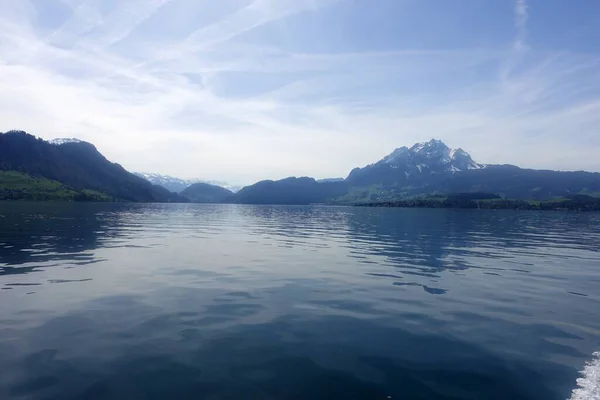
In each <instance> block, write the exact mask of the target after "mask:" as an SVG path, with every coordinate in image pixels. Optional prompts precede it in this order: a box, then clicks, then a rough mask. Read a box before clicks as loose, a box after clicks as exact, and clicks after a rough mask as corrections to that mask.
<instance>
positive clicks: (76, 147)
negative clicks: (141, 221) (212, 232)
mask: <svg viewBox="0 0 600 400" xmlns="http://www.w3.org/2000/svg"><path fill="white" fill-rule="evenodd" d="M0 170H1V171H17V172H21V173H24V174H28V175H30V176H33V177H43V178H46V179H48V180H51V181H57V182H60V183H62V184H64V185H66V186H68V187H70V188H73V189H75V190H77V191H81V190H94V191H97V192H102V193H105V194H106V195H109V196H111V197H114V198H115V199H117V200H127V201H149V202H152V201H156V202H168V201H185V199H183V198H182V197H180V196H178V195H177V194H175V193H171V192H169V191H168V190H166V189H164V188H161V187H158V186H153V185H152V184H151V183H149V182H147V181H146V180H144V179H142V178H139V177H137V176H135V175H133V174H131V173H129V172H127V171H126V170H125V169H124V168H123V167H122V166H120V165H119V164H115V163H112V162H110V161H108V160H107V159H106V158H105V157H104V156H103V155H102V154H100V153H99V152H98V150H97V149H96V148H95V147H94V145H92V144H90V143H87V142H80V141H64V142H57V143H55V144H53V143H50V142H47V141H45V140H42V139H38V138H36V137H35V136H32V135H29V134H27V133H25V132H21V131H10V132H7V133H0Z"/></svg>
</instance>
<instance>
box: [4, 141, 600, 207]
mask: <svg viewBox="0 0 600 400" xmlns="http://www.w3.org/2000/svg"><path fill="white" fill-rule="evenodd" d="M0 171H15V172H18V173H24V174H28V175H31V176H32V177H36V176H37V177H43V178H46V179H48V180H51V181H55V182H58V183H60V184H63V185H65V188H64V190H67V191H68V190H70V189H74V190H76V191H82V190H88V192H87V193H89V194H90V195H89V196H88V197H89V198H97V197H98V195H96V194H94V193H96V192H98V193H104V194H106V195H108V196H110V197H112V198H114V199H117V200H127V201H181V202H185V201H188V199H190V200H191V201H197V202H231V203H249V204H310V203H344V204H354V203H357V202H378V201H382V202H386V201H387V202H389V201H396V200H398V199H405V198H414V197H416V196H424V195H447V194H452V193H477V192H485V193H494V194H497V195H499V196H501V197H502V198H507V199H518V200H524V199H526V200H548V199H555V198H561V197H568V196H573V195H579V194H584V195H592V196H599V197H600V173H594V172H585V171H573V172H571V171H569V172H565V171H552V170H534V169H523V168H520V167H517V166H514V165H493V164H481V163H478V162H476V161H474V160H473V159H472V158H471V156H470V155H469V153H467V152H466V151H465V150H463V149H461V148H458V149H451V148H450V147H448V146H447V145H446V144H445V143H444V142H443V141H441V140H437V139H432V140H430V141H427V142H422V143H416V144H414V145H412V146H411V147H406V146H402V147H398V148H396V149H395V150H394V151H392V152H391V153H389V154H388V155H386V156H385V157H383V158H382V159H380V160H379V161H377V162H375V163H372V164H369V165H366V166H364V167H362V168H361V167H357V168H354V169H353V170H352V171H350V173H349V174H348V176H347V177H346V178H345V179H323V180H319V181H317V180H315V179H314V178H310V177H298V178H296V177H290V178H286V179H281V180H278V181H272V180H264V181H260V182H257V183H255V184H253V185H249V186H246V187H244V188H242V189H241V190H239V192H237V193H235V194H234V193H232V192H231V191H229V190H227V189H225V188H222V187H218V186H215V185H211V184H207V183H204V182H195V183H192V185H191V186H194V185H196V186H195V187H194V188H192V189H191V190H188V192H187V193H186V194H187V196H180V195H178V194H176V193H172V192H171V191H169V190H167V189H165V188H164V187H163V186H159V185H153V184H152V183H151V182H149V181H148V180H146V178H153V179H156V180H159V179H163V178H165V177H166V178H167V180H169V179H177V178H173V177H169V176H164V175H160V174H145V176H146V178H143V177H140V176H139V175H140V174H139V173H138V174H137V175H135V174H133V173H130V172H128V171H126V170H125V169H124V168H123V167H122V166H121V165H119V164H117V163H112V162H110V161H108V160H107V159H106V158H105V157H104V156H103V155H102V154H101V153H100V152H98V150H97V149H96V147H95V146H94V145H93V144H91V143H88V142H84V141H80V140H77V139H56V140H53V141H45V140H42V139H38V138H36V137H35V136H33V135H29V134H27V133H25V132H22V131H10V132H6V133H1V134H0ZM8 178H10V179H13V180H14V179H16V178H15V177H14V176H12V175H11V176H9V177H7V179H8ZM26 181H27V180H26V179H25V180H24V181H23V182H26ZM179 181H180V182H184V180H179ZM190 181H191V180H190ZM29 182H40V183H39V184H40V185H42V186H43V185H50V183H47V182H45V181H44V182H42V181H35V180H29ZM52 185H54V186H53V187H56V188H59V186H57V184H52ZM163 185H166V183H165V182H163ZM0 189H1V188H0ZM57 190H58V189H57ZM60 190H63V189H60ZM90 190H91V191H92V192H89V191H90ZM184 190H186V189H185V188H184V189H182V190H181V191H182V193H183V192H184ZM94 191H95V192H94ZM69 193H71V192H69ZM12 195H14V193H13V194H11V196H12ZM39 196H42V195H39ZM39 196H38V197H39ZM70 196H71V197H73V196H74V195H70ZM94 196H96V197H94ZM42 197H43V196H42ZM81 197H85V196H81Z"/></svg>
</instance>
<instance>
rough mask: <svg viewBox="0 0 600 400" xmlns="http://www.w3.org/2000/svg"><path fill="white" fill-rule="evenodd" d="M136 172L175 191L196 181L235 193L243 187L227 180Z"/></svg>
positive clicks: (155, 183) (178, 191) (179, 190)
mask: <svg viewBox="0 0 600 400" xmlns="http://www.w3.org/2000/svg"><path fill="white" fill-rule="evenodd" d="M134 174H135V175H137V176H139V177H140V178H144V179H146V180H147V181H149V182H150V183H152V184H154V185H159V186H162V187H164V188H165V189H167V190H170V191H171V192H175V193H181V192H182V191H183V190H184V189H186V188H188V187H189V186H191V185H193V184H194V183H207V184H209V185H213V186H220V187H222V188H225V189H227V190H230V191H232V192H234V193H235V192H237V191H238V190H240V189H241V188H242V187H241V186H237V185H230V184H229V183H227V182H220V181H205V180H202V179H180V178H175V177H173V176H169V175H161V174H155V173H151V172H134Z"/></svg>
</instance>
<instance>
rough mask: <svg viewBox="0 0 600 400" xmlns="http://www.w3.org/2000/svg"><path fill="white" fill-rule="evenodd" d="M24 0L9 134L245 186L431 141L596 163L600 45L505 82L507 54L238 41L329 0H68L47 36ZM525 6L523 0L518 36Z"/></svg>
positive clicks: (2, 102)
mask: <svg viewBox="0 0 600 400" xmlns="http://www.w3.org/2000/svg"><path fill="white" fill-rule="evenodd" d="M63 1H64V0H63ZM14 3H15V2H3V3H0V5H1V6H0V26H1V27H2V28H3V29H2V30H1V31H0V121H1V122H0V130H8V129H13V128H14V129H25V130H28V131H30V132H31V133H33V134H36V135H38V136H42V137H44V138H48V139H50V138H54V137H64V136H67V137H72V136H75V137H79V138H81V139H84V140H88V141H90V142H93V143H94V144H96V145H97V147H98V148H99V149H100V150H101V151H102V152H103V153H105V155H107V157H108V158H109V159H112V160H114V161H117V162H119V163H121V164H123V165H124V166H125V167H126V168H129V169H131V170H143V171H154V172H160V173H166V174H170V175H174V176H181V177H200V178H204V179H217V180H227V181H231V182H232V183H243V184H245V183H251V182H253V181H256V180H259V179H263V178H282V177H285V176H289V175H310V176H315V177H319V178H322V177H330V176H345V175H346V174H347V173H348V172H349V171H350V169H352V168H353V167H355V166H360V165H365V164H368V163H371V162H373V161H376V160H377V159H379V158H381V157H383V156H384V155H385V154H387V153H389V152H391V151H392V150H393V149H394V148H395V147H398V146H401V145H410V144H411V143H413V142H415V141H421V140H427V139H430V138H431V137H438V138H442V139H444V140H446V141H447V142H448V144H449V145H452V146H456V147H459V146H460V147H463V148H465V149H466V150H469V151H470V152H471V153H472V155H473V156H474V157H476V158H477V159H478V160H479V161H481V162H498V163H516V164H521V165H524V166H528V167H545V168H553V167H555V168H562V169H581V168H596V169H598V168H600V166H598V165H594V164H593V162H594V161H590V160H594V157H595V155H597V153H598V150H599V146H600V144H599V143H598V142H597V141H594V138H595V137H597V126H600V117H599V115H600V113H598V101H599V100H598V89H599V87H598V86H599V85H600V84H599V83H597V82H600V79H597V78H598V72H597V71H598V65H599V57H597V56H596V55H577V54H574V53H536V52H534V51H529V52H527V53H526V54H524V55H523V56H522V59H521V60H520V63H519V64H518V65H516V64H515V65H513V66H512V67H511V70H510V73H509V74H506V75H505V76H503V77H501V78H500V79H498V77H497V76H494V75H493V74H487V73H482V72H481V71H482V70H485V71H486V72H488V71H494V70H497V68H499V67H501V66H502V65H505V63H506V60H507V59H509V58H510V57H512V55H511V53H512V51H502V50H497V49H481V48H478V49H438V50H435V49H410V50H406V49H392V50H386V51H354V52H351V53H348V52H334V51H331V52H326V53H325V52H322V53H318V54H317V53H310V52H297V51H292V50H291V49H287V48H281V47H276V46H268V45H266V44H265V43H266V41H265V43H254V42H244V41H242V40H237V39H239V38H242V37H244V35H245V34H246V33H249V32H253V31H254V30H256V29H257V28H260V27H263V28H264V27H268V26H270V25H271V24H274V23H276V22H277V23H278V29H286V28H285V27H286V24H285V21H286V19H287V18H290V17H292V16H293V17H294V18H305V19H307V20H309V19H311V18H315V17H316V16H318V15H321V14H319V13H322V12H325V11H326V10H327V9H326V8H323V7H327V6H329V5H332V4H335V3H336V2H334V1H321V2H317V1H309V0H299V1H292V0H283V1H279V0H277V1H275V0H256V1H242V0H227V1H225V0H224V1H223V2H219V3H216V2H214V1H209V0H204V1H200V2H198V1H195V0H173V1H170V2H168V1H158V0H136V1H135V2H115V3H114V4H113V5H114V7H113V8H110V7H108V6H106V7H103V5H105V4H106V3H102V2H101V1H100V0H85V1H80V2H75V1H71V0H70V1H68V5H69V6H70V7H71V12H70V16H69V17H68V18H67V19H65V20H64V21H61V22H62V23H61V24H58V26H59V28H58V29H57V30H56V31H55V32H53V33H49V34H48V33H47V32H42V30H40V29H37V26H36V24H37V23H38V22H39V18H44V16H43V15H39V14H37V15H36V11H35V10H36V9H35V7H34V4H32V3H29V2H27V1H22V2H19V3H18V4H19V6H18V7H15V6H14ZM7 4H8V6H7ZM225 5H226V6H227V10H226V11H225V8H224V9H223V10H222V11H223V12H220V13H219V12H215V13H213V14H214V15H216V16H215V17H214V19H213V20H210V21H208V22H206V23H203V24H199V25H194V24H189V25H187V26H185V27H181V29H174V28H173V24H172V23H170V24H168V23H167V22H172V21H167V17H166V15H169V14H168V13H169V12H171V11H173V10H184V11H190V10H196V11H197V12H199V11H198V7H200V11H202V10H204V9H206V10H208V9H209V8H210V7H217V6H222V7H225ZM527 13H528V11H527V5H526V4H525V3H524V2H523V1H518V2H517V7H516V15H517V22H516V24H517V31H518V32H519V33H518V35H517V41H516V43H518V42H519V41H522V43H523V45H524V42H525V29H526V21H527ZM211 15H212V14H211ZM36 21H37V22H36ZM167 27H169V29H174V30H170V31H167ZM146 31H150V32H153V34H154V35H159V36H160V37H161V38H163V40H160V41H154V40H149V39H148V40H144V36H143V35H142V32H146ZM157 32H158V33H157ZM140 38H141V39H140ZM323 40H326V38H324V39H323ZM509 41H510V39H509ZM513 50H514V49H513ZM517 67H518V68H517ZM574 136H577V137H578V138H579V139H580V142H582V143H579V144H578V141H574V140H573V138H574Z"/></svg>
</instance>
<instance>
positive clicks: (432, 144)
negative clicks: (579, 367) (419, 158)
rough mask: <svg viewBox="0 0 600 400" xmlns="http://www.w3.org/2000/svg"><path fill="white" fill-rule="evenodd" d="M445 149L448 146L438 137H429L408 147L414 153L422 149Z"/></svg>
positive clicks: (425, 150) (426, 150)
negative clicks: (429, 138) (425, 140)
mask: <svg viewBox="0 0 600 400" xmlns="http://www.w3.org/2000/svg"><path fill="white" fill-rule="evenodd" d="M446 149H449V147H448V146H447V145H446V143H444V142H442V141H441V140H438V139H431V140H430V141H429V142H422V143H416V144H414V145H413V146H412V147H411V148H410V151H413V152H415V153H420V152H423V151H424V152H431V151H439V150H442V151H443V150H446Z"/></svg>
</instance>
